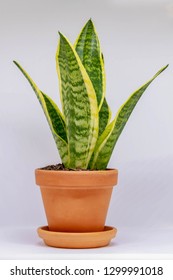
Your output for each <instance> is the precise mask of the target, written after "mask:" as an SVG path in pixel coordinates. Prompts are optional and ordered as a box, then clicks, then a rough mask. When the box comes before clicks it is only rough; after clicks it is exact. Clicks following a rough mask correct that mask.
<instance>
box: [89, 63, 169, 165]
mask: <svg viewBox="0 0 173 280" xmlns="http://www.w3.org/2000/svg"><path fill="white" fill-rule="evenodd" d="M167 67H168V65H167V66H165V67H163V68H162V69H160V71H158V72H157V73H156V74H155V75H154V77H153V78H152V79H151V80H149V81H148V82H147V83H146V84H144V85H143V86H141V87H140V88H139V89H138V90H137V91H135V92H134V93H133V94H132V95H131V96H130V97H129V98H128V100H127V101H126V102H125V103H124V104H123V105H122V106H121V107H120V109H119V111H118V113H117V115H116V117H115V119H114V120H113V121H112V122H111V123H110V124H109V125H108V126H107V128H106V129H105V131H104V132H103V134H102V135H101V136H100V137H99V139H98V141H97V144H96V147H95V151H94V155H93V158H92V159H93V160H92V162H90V168H91V169H99V170H100V169H105V168H106V167H107V165H108V162H109V159H110V157H111V154H112V152H113V149H114V146H115V144H116V142H117V140H118V138H119V136H120V134H121V132H122V130H123V128H124V126H125V125H126V123H127V121H128V119H129V117H130V115H131V113H132V111H133V109H134V108H135V106H136V104H137V103H138V101H139V99H140V98H141V96H142V95H143V93H144V92H145V90H146V89H147V87H148V86H149V85H150V84H151V82H152V81H153V80H154V79H155V78H156V77H157V76H158V75H159V74H160V73H162V72H163V71H164V70H165V69H166V68H167Z"/></svg>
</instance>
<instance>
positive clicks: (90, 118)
mask: <svg viewBox="0 0 173 280" xmlns="http://www.w3.org/2000/svg"><path fill="white" fill-rule="evenodd" d="M56 63H57V72H58V76H59V82H60V94H61V101H62V106H63V113H64V116H65V123H66V127H67V139H68V152H69V162H68V166H67V167H69V168H83V169H86V168H87V166H88V163H89V161H90V158H91V155H92V153H93V150H94V147H95V144H96V141H97V137H98V106H97V97H96V93H95V90H94V87H93V84H92V82H91V80H90V78H89V76H88V74H87V71H86V70H85V68H84V66H83V64H82V63H81V60H80V58H79V56H78V54H77V52H76V51H75V48H74V47H73V46H72V45H71V44H70V42H69V41H68V40H67V38H66V37H65V36H63V35H62V34H61V33H60V42H59V46H58V50H57V54H56Z"/></svg>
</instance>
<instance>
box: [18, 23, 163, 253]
mask: <svg viewBox="0 0 173 280" xmlns="http://www.w3.org/2000/svg"><path fill="white" fill-rule="evenodd" d="M59 35H60V41H59V44H58V48H57V52H56V66H57V73H58V77H59V86H60V98H61V103H62V112H61V111H60V109H59V108H58V106H57V105H56V104H55V103H54V102H53V101H52V99H51V98H50V97H49V96H48V95H46V94H45V93H43V92H42V91H41V90H40V89H39V88H38V87H37V85H36V84H35V82H34V81H33V80H32V79H31V78H30V76H29V75H28V73H27V72H26V71H25V70H24V69H23V68H22V67H21V66H20V65H19V63H17V62H16V61H14V63H15V64H16V65H17V67H18V68H19V69H20V70H21V72H22V73H23V74H24V76H25V77H26V78H27V80H28V81H29V83H30V85H31V86H32V88H33V90H34V92H35V94H36V96H37V98H38V100H39V102H40V104H41V106H42V108H43V111H44V113H45V116H46V118H47V121H48V123H49V126H50V129H51V132H52V134H53V137H54V140H55V143H56V145H57V148H58V151H59V154H60V157H61V160H62V164H58V165H57V166H49V167H46V168H39V169H37V170H36V171H35V175H36V183H37V185H39V186H40V189H41V194H42V198H43V203H44V207H45V212H46V216H47V220H48V227H42V228H39V230H38V233H39V235H40V236H41V237H42V238H43V239H44V241H45V243H46V244H48V245H50V246H56V247H68V248H89V247H99V246H105V245H107V244H108V243H109V241H110V240H111V238H112V237H113V236H115V233H116V229H115V228H112V227H106V226H105V220H106V214H107V210H108V206H109V201H110V197H111V193H112V189H113V186H114V185H116V183H117V176H118V171H117V170H116V169H107V165H108V162H109V159H110V157H111V154H112V152H113V149H114V146H115V144H116V142H117V140H118V138H119V136H120V134H121V132H122V130H123V128H124V126H125V124H126V122H127V120H128V119H129V117H130V115H131V113H132V111H133V109H134V108H135V106H136V104H137V102H138V101H139V99H140V97H141V96H142V94H143V93H144V91H145V90H146V89H147V87H148V86H149V85H150V84H151V82H152V81H153V80H154V79H155V78H156V77H157V76H158V75H159V74H160V73H161V72H163V71H164V70H165V68H166V67H167V66H165V67H163V68H162V69H160V70H159V71H158V72H157V73H156V74H155V75H154V76H153V78H152V79H150V80H149V81H148V82H147V83H145V84H144V85H143V86H141V87H140V88H139V89H138V90H136V91H135V92H134V93H132V95H131V96H130V97H129V98H128V100H127V101H126V102H125V103H124V104H123V105H122V106H121V107H120V109H119V110H118V112H117V114H116V115H115V117H114V118H113V120H111V111H110V108H109V105H108V103H107V101H106V98H105V70H104V60H103V54H102V53H101V49H100V43H99V39H98V36H97V33H96V30H95V27H94V25H93V22H92V21H91V20H89V21H88V22H87V23H86V24H85V26H84V27H83V29H82V31H81V32H80V34H79V36H78V38H77V40H76V42H75V44H74V45H72V44H71V43H70V42H69V41H68V39H67V38H66V37H65V36H64V35H63V34H61V33H59ZM55 169H57V170H55Z"/></svg>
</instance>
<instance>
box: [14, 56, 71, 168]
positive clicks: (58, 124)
mask: <svg viewBox="0 0 173 280" xmlns="http://www.w3.org/2000/svg"><path fill="white" fill-rule="evenodd" d="M14 63H15V64H16V66H17V67H18V68H19V69H20V71H21V72H22V73H23V75H24V76H25V77H26V79H27V80H28V82H29V83H30V85H31V87H32V88H33V90H34V92H35V94H36V96H37V98H38V100H39V102H40V104H41V106H42V109H43V111H44V113H45V116H46V118H47V121H48V123H49V126H50V129H51V131H52V134H53V137H54V139H55V142H56V145H57V148H58V150H59V153H60V157H61V159H62V162H63V164H64V165H66V163H67V161H68V147H67V134H66V127H65V122H64V119H63V116H62V114H61V112H60V110H59V108H58V106H57V105H56V104H55V103H54V102H53V101H52V99H51V98H50V97H49V96H47V95H46V94H44V93H43V92H41V91H40V90H39V88H38V87H37V85H36V84H35V83H34V81H33V80H32V79H31V78H30V76H29V75H28V73H27V72H26V71H25V70H24V69H23V68H22V67H21V66H20V65H19V63H17V62H16V61H14Z"/></svg>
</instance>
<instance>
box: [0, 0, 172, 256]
mask: <svg viewBox="0 0 173 280" xmlns="http://www.w3.org/2000/svg"><path fill="white" fill-rule="evenodd" d="M0 11H1V16H0V77H1V78H0V97H1V100H0V165H1V166H0V173H1V176H0V177H1V185H0V190H1V194H0V227H1V234H2V236H3V238H4V237H5V236H6V238H5V239H3V238H1V240H2V245H1V246H2V247H3V248H4V251H3V252H6V255H8V256H10V253H8V250H7V248H10V249H11V248H12V247H11V246H12V245H11V244H12V243H13V241H14V239H13V233H11V235H10V236H8V235H7V232H9V231H11V232H13V231H15V229H16V227H18V226H20V229H21V230H18V231H15V233H14V236H17V235H18V234H20V233H21V232H22V234H21V236H22V237H21V238H18V242H17V243H18V246H19V244H20V242H22V244H23V245H25V244H27V242H28V244H30V245H31V244H32V245H33V246H35V247H34V248H35V250H37V249H36V248H37V246H38V247H39V245H40V243H39V242H38V240H37V236H36V234H35V235H33V236H32V237H31V235H32V233H33V232H34V233H35V230H36V228H37V226H40V225H45V224H46V219H45V215H44V210H43V206H42V201H41V196H40V193H39V188H38V187H36V185H35V178H34V169H35V168H38V167H42V166H45V165H48V164H54V163H59V162H60V158H59V156H58V152H57V150H56V146H55V144H54V140H53V138H52V135H51V132H50V131H49V127H48V124H47V122H46V119H45V117H44V114H43V112H42V109H41V107H40V105H39V103H38V101H37V99H36V97H35V95H34V92H33V91H32V89H31V87H30V85H29V84H28V83H27V81H26V80H25V78H24V77H23V76H22V75H21V73H20V72H19V70H18V69H17V68H16V66H15V65H14V64H13V62H12V61H13V60H14V59H15V60H17V61H18V62H19V63H20V64H21V65H22V66H23V67H24V68H25V69H26V70H27V71H28V72H29V73H30V75H31V77H32V78H33V79H34V81H35V82H36V83H37V84H38V86H39V87H40V88H41V90H43V91H44V92H45V93H47V94H48V95H50V96H51V97H52V98H53V99H54V100H55V101H56V102H57V103H58V104H60V103H59V89H58V80H57V74H56V68H55V51H56V47H57V42H58V31H61V32H62V33H63V34H65V35H66V36H67V37H68V38H69V39H70V40H71V41H72V42H74V41H75V39H76V37H77V35H78V33H79V32H80V30H81V28H82V27H83V25H84V24H85V22H86V21H87V20H88V19H89V18H92V20H93V22H94V23H95V26H96V29H97V31H98V34H99V38H100V42H101V47H102V51H103V53H104V57H105V64H106V76H107V100H108V102H109V104H110V106H111V109H112V115H113V116H114V115H115V113H116V111H117V110H118V108H119V106H120V105H121V104H122V103H123V102H124V101H125V100H126V99H127V98H128V96H129V95H130V94H131V93H132V92H133V91H134V90H136V89H137V88H138V87H139V86H141V85H142V84H143V83H145V82H146V81H147V80H148V79H150V78H151V77H152V76H153V75H154V74H155V73H156V72H157V71H158V70H159V69H160V68H161V67H163V66H165V65H166V64H169V68H168V69H166V71H165V72H164V73H162V74H161V75H160V76H159V77H158V78H157V79H156V80H155V81H154V82H153V84H152V85H151V86H150V87H149V89H147V91H146V93H145V94H144V96H143V97H142V98H141V100H140V102H139V103H138V105H137V107H136V108H135V110H134V112H133V114H132V116H131V117H130V120H129V122H128V124H127V126H126V127H125V129H124V131H123V133H122V135H121V137H120V139H119V141H118V143H117V145H116V147H115V150H114V153H113V155H112V158H111V161H110V163H109V167H112V168H117V169H118V170H119V183H118V187H116V188H115V189H114V193H113V196H112V200H111V205H110V209H109V213H108V218H107V224H108V225H113V226H116V227H117V228H118V229H120V230H119V237H117V238H119V239H117V240H118V241H117V243H118V244H119V247H118V246H117V247H118V248H119V249H117V247H116V244H115V246H112V247H111V248H108V251H106V252H109V251H111V252H112V253H113V252H117V250H119V251H118V252H119V253H128V250H129V251H130V248H131V247H133V250H134V251H135V250H138V253H141V252H143V251H145V250H144V249H141V248H144V247H145V246H143V247H142V245H141V244H142V243H141V242H142V241H141V239H140V236H141V234H142V233H144V232H146V234H148V235H147V236H148V243H147V241H146V244H147V245H146V246H148V247H147V248H148V249H146V251H147V253H150V252H151V251H152V249H151V250H150V248H151V244H153V242H155V247H154V249H153V253H159V252H160V253H168V252H169V253H173V233H172V231H173V203H172V198H173V172H172V170H173V1H171V0H162V1H161V0H160V1H159V0H150V1H149V0H147V1H146V0H145V1H137V0H136V1H135V0H131V1H129V0H121V1H118V0H107V1H99V0H88V1H80V0H74V1H70V0H69V1H68V0H56V1H55V0H52V1H48V0H37V1H35V0H30V1H22V0H14V1H10V0H6V1H0ZM8 227H9V228H10V229H9V231H8V230H7V229H8ZM26 227H27V228H30V231H27V234H26V231H25V228H26ZM123 229H124V231H123ZM28 232H30V233H28ZM121 232H122V234H121ZM133 232H134V234H133ZM138 232H140V234H138ZM150 232H154V234H153V235H152V236H153V237H152V238H150ZM162 233H163V234H162ZM157 234H159V235H157ZM122 236H123V238H124V239H123V238H122ZM129 236H131V237H130V238H131V239H130V241H129V239H128V237H129ZM158 236H159V237H158ZM136 237H137V240H138V241H139V242H138V245H137V247H135V249H134V246H133V244H134V243H133V242H134V240H136ZM10 238H11V239H10ZM121 238H122V240H121ZM9 240H11V241H10V245H8V241H9ZM28 240H29V241H28ZM142 240H146V238H142ZM129 242H131V245H130V246H131V247H128V246H129ZM157 244H159V246H160V245H161V244H162V247H161V248H160V247H157ZM40 246H41V245H40ZM121 246H122V247H121ZM140 246H141V247H140ZM27 248H29V245H28V247H27ZM121 248H123V249H122V250H121ZM137 248H138V249H137ZM159 248H160V249H159ZM32 249H33V248H32ZM21 250H22V249H21ZM33 250H34V249H33ZM133 250H132V248H131V252H132V251H133ZM159 250H160V251H159ZM12 251H13V250H12ZM12 251H11V252H12ZM14 252H15V248H14ZM18 253H19V254H20V250H19V252H18ZM44 253H45V254H46V250H44Z"/></svg>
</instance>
